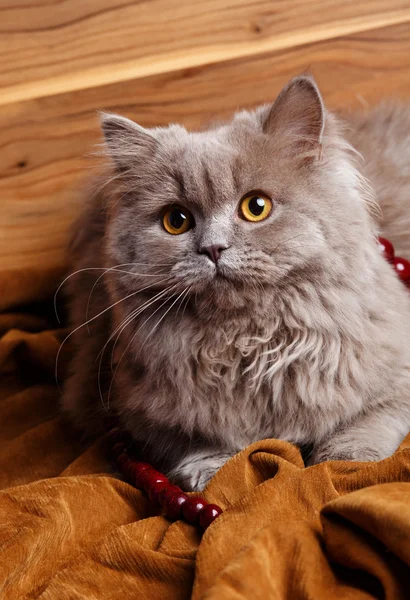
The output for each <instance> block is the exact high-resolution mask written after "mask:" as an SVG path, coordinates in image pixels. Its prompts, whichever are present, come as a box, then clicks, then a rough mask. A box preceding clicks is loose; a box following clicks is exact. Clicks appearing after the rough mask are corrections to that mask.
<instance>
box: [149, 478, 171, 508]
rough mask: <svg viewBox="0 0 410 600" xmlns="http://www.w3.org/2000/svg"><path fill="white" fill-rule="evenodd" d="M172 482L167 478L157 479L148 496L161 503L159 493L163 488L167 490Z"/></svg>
mask: <svg viewBox="0 0 410 600" xmlns="http://www.w3.org/2000/svg"><path fill="white" fill-rule="evenodd" d="M170 485H171V484H170V483H169V481H168V480H167V479H165V480H164V481H157V482H155V483H154V485H153V486H151V487H150V489H149V490H148V498H149V499H150V500H151V501H152V502H155V503H157V504H159V495H160V493H161V492H162V490H166V489H168V488H169V487H170Z"/></svg>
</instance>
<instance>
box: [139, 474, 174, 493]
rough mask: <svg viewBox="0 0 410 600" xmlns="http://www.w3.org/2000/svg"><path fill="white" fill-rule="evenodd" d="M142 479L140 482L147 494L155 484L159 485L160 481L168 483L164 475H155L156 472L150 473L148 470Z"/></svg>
mask: <svg viewBox="0 0 410 600" xmlns="http://www.w3.org/2000/svg"><path fill="white" fill-rule="evenodd" d="M142 478H143V479H142V480H143V486H144V489H145V490H146V491H147V492H148V490H149V489H150V488H152V487H153V486H154V485H155V484H156V483H159V482H160V481H168V480H167V478H166V477H165V475H161V474H160V473H157V472H156V471H152V472H151V471H148V470H147V471H144V473H143V475H142Z"/></svg>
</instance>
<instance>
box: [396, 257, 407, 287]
mask: <svg viewBox="0 0 410 600" xmlns="http://www.w3.org/2000/svg"><path fill="white" fill-rule="evenodd" d="M393 264H394V268H395V270H396V273H397V275H398V276H399V277H400V279H401V280H402V281H404V282H408V281H410V262H409V261H408V260H406V259H405V258H401V256H396V258H395V259H394V261H393Z"/></svg>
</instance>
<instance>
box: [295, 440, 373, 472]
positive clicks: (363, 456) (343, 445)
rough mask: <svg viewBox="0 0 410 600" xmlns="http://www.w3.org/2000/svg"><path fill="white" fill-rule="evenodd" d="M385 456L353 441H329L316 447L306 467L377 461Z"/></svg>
mask: <svg viewBox="0 0 410 600" xmlns="http://www.w3.org/2000/svg"><path fill="white" fill-rule="evenodd" d="M383 458H385V455H384V454H383V453H382V452H380V451H379V450H378V449H377V448H370V447H368V446H361V445H360V443H358V442H357V441H355V440H339V441H336V440H330V441H327V442H324V443H322V444H319V445H318V446H316V447H315V448H314V449H313V451H312V454H311V455H310V456H309V459H308V460H307V463H306V464H307V466H310V465H316V464H318V463H321V462H325V461H328V460H351V461H355V460H356V461H360V462H368V461H372V462H375V461H378V460H382V459H383Z"/></svg>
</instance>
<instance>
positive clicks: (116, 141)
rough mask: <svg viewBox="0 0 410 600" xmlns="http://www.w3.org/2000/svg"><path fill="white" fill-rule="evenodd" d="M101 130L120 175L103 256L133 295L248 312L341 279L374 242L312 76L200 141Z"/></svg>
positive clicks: (112, 127) (171, 130)
mask: <svg viewBox="0 0 410 600" xmlns="http://www.w3.org/2000/svg"><path fill="white" fill-rule="evenodd" d="M102 128H103V132H104V136H105V142H106V147H107V151H108V154H109V156H110V158H111V160H112V163H113V165H114V168H115V170H116V172H117V175H116V184H115V185H116V186H117V188H116V191H115V194H114V195H113V202H112V209H111V213H110V214H111V217H110V224H109V228H108V234H107V235H108V240H107V251H108V256H109V260H110V262H111V264H112V265H126V267H123V269H126V270H128V271H133V272H134V276H130V277H128V276H126V275H124V274H123V275H121V274H118V277H119V278H121V277H124V278H125V281H126V285H127V286H128V289H130V288H131V289H138V288H142V287H147V286H149V285H152V286H153V289H155V290H158V289H161V288H162V289H166V288H169V292H167V294H168V293H169V294H173V295H176V294H181V293H183V292H184V290H187V292H186V294H187V295H188V294H189V295H190V296H191V297H192V298H195V299H196V301H201V299H202V300H203V299H205V300H207V301H209V300H212V303H213V305H214V306H219V307H220V308H222V309H223V308H224V307H226V308H229V309H231V308H237V309H246V310H253V309H254V307H255V305H256V304H257V303H258V302H260V300H261V299H263V297H264V296H266V297H269V298H274V296H275V292H277V291H278V290H280V289H283V288H284V287H285V286H287V285H289V284H295V282H296V283H297V282H298V281H302V280H304V279H308V280H311V281H312V282H313V283H316V281H319V279H318V278H321V277H323V274H325V275H326V277H334V278H337V277H339V276H340V273H343V272H345V271H346V269H348V268H352V266H353V264H354V263H355V261H354V260H353V257H354V256H355V254H356V253H357V247H358V245H360V241H361V240H362V239H369V238H370V237H371V235H372V233H371V220H370V219H369V216H368V211H367V207H366V201H367V200H368V192H367V190H366V188H365V185H364V180H363V179H362V178H361V176H360V175H359V174H358V171H357V170H356V168H355V166H354V164H353V162H352V153H351V149H350V148H349V146H348V144H347V143H346V142H345V141H344V140H343V137H342V136H341V134H340V126H339V124H338V122H337V121H336V119H335V118H334V117H333V116H332V115H331V114H329V113H327V111H326V110H325V108H324V106H323V102H322V99H321V96H320V93H319V91H318V88H317V86H316V84H315V83H314V81H313V80H312V79H311V78H310V77H307V76H301V77H297V78H295V79H293V80H292V81H291V82H290V83H289V84H288V85H287V86H286V87H285V88H284V89H283V90H282V92H281V93H280V95H279V96H278V98H277V99H276V101H275V102H274V103H273V105H267V106H263V107H260V108H259V109H257V110H256V111H253V112H247V111H244V112H240V113H238V114H236V115H235V116H234V117H233V119H232V121H230V122H229V123H227V124H224V125H222V126H219V127H216V128H212V129H209V130H207V131H201V132H196V133H190V132H188V131H187V130H186V129H185V128H183V127H181V126H178V125H170V126H169V127H167V128H156V129H150V130H148V129H144V128H142V127H140V126H139V125H136V124H135V123H133V122H132V121H129V120H128V119H125V118H122V117H119V116H116V115H110V114H108V115H103V118H102ZM137 273H138V274H140V275H137ZM156 273H157V274H158V275H157V276H156V277H154V278H152V276H153V275H155V274H156ZM154 284H155V285H154Z"/></svg>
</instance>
